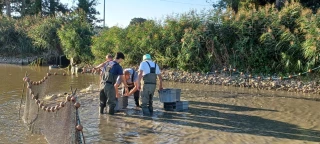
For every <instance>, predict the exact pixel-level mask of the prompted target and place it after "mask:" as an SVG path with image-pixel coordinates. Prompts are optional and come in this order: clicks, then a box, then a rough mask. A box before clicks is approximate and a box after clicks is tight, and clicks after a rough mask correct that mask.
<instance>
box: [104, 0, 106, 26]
mask: <svg viewBox="0 0 320 144" xmlns="http://www.w3.org/2000/svg"><path fill="white" fill-rule="evenodd" d="M103 27H106V0H103Z"/></svg>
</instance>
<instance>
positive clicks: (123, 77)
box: [121, 75, 129, 94]
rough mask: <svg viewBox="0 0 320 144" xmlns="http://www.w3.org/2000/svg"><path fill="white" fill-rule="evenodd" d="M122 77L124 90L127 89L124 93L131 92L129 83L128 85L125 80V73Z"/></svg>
mask: <svg viewBox="0 0 320 144" xmlns="http://www.w3.org/2000/svg"><path fill="white" fill-rule="evenodd" d="M121 79H122V83H123V86H124V90H125V92H124V93H125V94H128V93H129V88H128V85H127V81H126V80H125V75H122V76H121Z"/></svg>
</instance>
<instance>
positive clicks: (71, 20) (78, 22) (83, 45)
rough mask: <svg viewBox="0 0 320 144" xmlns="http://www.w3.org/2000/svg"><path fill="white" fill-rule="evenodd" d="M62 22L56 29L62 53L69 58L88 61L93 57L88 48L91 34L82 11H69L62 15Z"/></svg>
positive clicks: (89, 26)
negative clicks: (68, 13)
mask: <svg viewBox="0 0 320 144" xmlns="http://www.w3.org/2000/svg"><path fill="white" fill-rule="evenodd" d="M64 22H65V23H64V24H63V25H62V27H61V29H59V30H58V36H59V38H60V41H61V45H62V46H63V47H62V49H63V51H64V54H66V56H67V57H68V58H69V59H75V60H79V61H81V62H90V61H91V60H92V59H93V55H92V53H91V49H90V45H91V36H92V35H93V34H92V28H91V25H90V24H89V23H88V22H87V21H86V18H85V14H84V12H82V11H79V12H77V13H71V14H70V15H67V16H66V17H64Z"/></svg>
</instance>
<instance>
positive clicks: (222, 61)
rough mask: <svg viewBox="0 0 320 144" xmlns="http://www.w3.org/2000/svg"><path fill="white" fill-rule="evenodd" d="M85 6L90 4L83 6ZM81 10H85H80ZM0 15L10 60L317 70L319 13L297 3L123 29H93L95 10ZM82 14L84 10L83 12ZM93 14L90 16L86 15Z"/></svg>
mask: <svg viewBox="0 0 320 144" xmlns="http://www.w3.org/2000/svg"><path fill="white" fill-rule="evenodd" d="M83 4H84V5H91V6H93V5H94V1H92V3H90V2H89V3H83ZM82 7H84V6H82ZM79 9H82V8H77V9H75V11H73V12H72V13H70V14H61V15H56V16H55V17H53V16H42V17H39V16H26V17H24V18H21V19H11V18H7V17H4V16H2V17H0V50H1V51H4V53H7V54H11V55H16V54H20V53H32V54H35V53H36V54H37V53H40V52H51V53H54V52H55V53H57V54H62V53H64V54H66V55H67V56H68V57H69V58H73V59H74V60H75V61H77V62H85V63H99V62H102V61H104V59H105V55H106V54H107V53H115V52H117V51H122V52H124V53H125V54H126V60H125V65H138V64H139V63H140V61H141V59H142V55H143V54H145V53H150V54H151V55H152V56H153V57H154V59H155V60H156V62H157V63H158V64H160V65H161V66H162V67H170V68H177V69H181V70H185V71H202V72H208V71H211V70H213V69H216V68H223V67H229V66H231V67H233V68H237V69H238V70H241V71H244V72H254V73H259V74H260V73H262V74H266V73H280V72H281V73H283V74H286V73H291V74H292V73H293V72H301V71H306V70H308V69H309V68H313V67H315V66H318V65H319V54H320V51H319V48H320V10H318V11H317V12H316V14H315V12H314V9H309V8H306V7H304V5H302V4H301V3H298V2H292V3H286V4H285V5H283V7H282V8H281V9H280V10H278V8H276V7H275V6H274V5H270V4H265V5H261V6H260V5H258V6H257V5H254V4H252V3H249V4H248V5H246V6H241V7H239V9H238V10H237V13H236V14H235V12H234V10H232V8H227V9H225V10H220V9H213V10H209V11H202V12H195V11H190V12H188V13H184V14H177V15H172V16H168V17H167V18H165V19H163V20H162V21H155V20H146V19H143V18H133V19H132V21H131V22H130V24H129V25H128V26H127V27H126V28H120V27H117V26H114V27H111V28H104V29H102V30H99V31H97V29H94V27H95V25H94V24H93V23H92V22H93V21H95V20H96V19H95V18H93V17H92V15H91V14H93V15H94V11H91V12H90V11H85V10H84V11H81V10H79ZM87 10H88V9H87ZM88 13H91V14H88Z"/></svg>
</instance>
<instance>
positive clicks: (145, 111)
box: [142, 107, 150, 116]
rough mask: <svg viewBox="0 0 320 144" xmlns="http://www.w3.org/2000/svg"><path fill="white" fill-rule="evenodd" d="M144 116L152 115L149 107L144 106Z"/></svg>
mask: <svg viewBox="0 0 320 144" xmlns="http://www.w3.org/2000/svg"><path fill="white" fill-rule="evenodd" d="M142 113H143V116H150V111H149V109H148V108H147V107H142Z"/></svg>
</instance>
